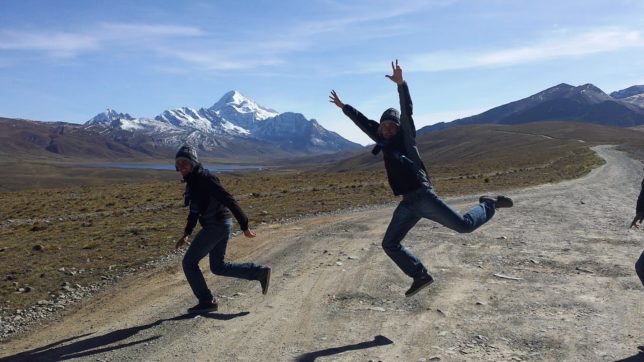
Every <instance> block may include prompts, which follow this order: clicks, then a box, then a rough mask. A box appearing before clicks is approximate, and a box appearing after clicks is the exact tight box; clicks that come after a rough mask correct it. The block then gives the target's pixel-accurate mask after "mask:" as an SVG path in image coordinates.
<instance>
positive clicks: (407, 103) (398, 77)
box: [385, 59, 416, 141]
mask: <svg viewBox="0 0 644 362" xmlns="http://www.w3.org/2000/svg"><path fill="white" fill-rule="evenodd" d="M391 69H392V72H393V74H392V75H385V77H387V78H389V79H391V81H392V82H394V83H396V85H397V86H398V97H399V99H400V128H401V130H402V131H403V133H404V134H405V140H406V141H413V140H414V139H415V138H416V126H415V125H414V119H413V118H412V114H413V113H414V105H413V103H412V101H411V96H410V95H409V87H407V82H405V80H404V78H403V73H402V68H401V67H400V65H398V59H396V63H395V65H394V62H391Z"/></svg>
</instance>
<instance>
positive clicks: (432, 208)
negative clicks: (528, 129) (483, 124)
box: [329, 60, 513, 297]
mask: <svg viewBox="0 0 644 362" xmlns="http://www.w3.org/2000/svg"><path fill="white" fill-rule="evenodd" d="M391 67H392V69H393V74H392V75H386V77H387V78H389V79H390V80H391V81H393V82H394V83H396V85H397V87H398V95H399V98H400V108H401V111H402V112H398V110H396V109H394V108H389V109H387V110H385V111H384V113H383V114H382V116H381V117H380V123H378V122H376V121H373V120H370V119H368V118H367V117H365V116H364V115H363V114H362V113H360V112H359V111H358V110H356V109H355V108H353V107H352V106H350V105H348V104H344V103H343V102H342V101H341V100H340V97H338V95H337V93H336V92H335V90H332V91H331V95H330V96H329V98H330V102H331V103H333V104H335V105H336V106H338V107H339V108H341V109H342V112H344V114H345V115H346V116H347V117H349V118H350V119H351V120H352V121H353V122H354V123H355V124H356V125H357V126H358V127H359V128H360V129H361V130H362V131H363V132H364V133H366V134H367V136H369V137H370V138H371V139H372V140H373V141H374V142H376V146H375V147H374V149H373V151H372V153H373V154H378V153H379V152H380V151H382V153H383V159H384V161H385V169H386V170H387V178H388V180H389V186H390V187H391V189H392V191H393V193H394V195H397V196H398V195H402V201H401V202H400V204H399V205H398V207H397V208H396V210H395V211H394V214H393V217H392V219H391V222H390V223H389V227H388V228H387V231H386V233H385V236H384V239H383V241H382V248H383V249H384V251H385V253H387V255H388V256H389V257H390V258H391V259H392V260H393V261H394V263H396V265H398V267H399V268H400V269H401V270H402V271H403V272H404V273H405V274H407V275H408V276H409V277H411V278H413V282H412V284H411V287H410V288H409V290H407V292H405V295H406V296H408V297H410V296H412V295H414V294H416V293H418V291H420V290H421V289H422V288H425V287H427V286H429V285H430V284H431V283H432V282H433V281H434V279H433V278H432V276H431V275H429V273H428V272H427V269H426V268H425V266H423V264H422V262H421V261H420V259H418V258H417V257H416V256H415V255H413V254H412V253H411V251H409V249H407V248H405V247H404V246H402V245H401V241H402V240H403V239H404V238H405V235H407V232H408V231H409V230H410V229H411V228H412V227H413V226H414V225H416V223H417V222H418V221H419V220H420V219H421V218H427V219H430V220H433V221H436V222H438V223H440V224H441V225H443V226H445V227H448V228H450V229H452V230H455V231H457V232H460V233H469V232H472V231H474V230H476V229H477V228H478V227H480V226H481V225H483V224H484V223H486V222H487V221H488V220H490V219H491V218H492V216H494V212H495V209H498V208H503V207H512V205H513V203H512V200H511V199H510V198H509V197H505V196H497V197H490V196H481V197H480V198H479V204H478V205H476V206H474V207H473V208H472V209H471V210H469V211H468V212H467V213H466V214H465V215H461V214H460V213H459V212H457V211H456V210H454V209H453V208H451V207H450V206H449V205H447V204H446V203H445V202H443V200H441V199H440V198H439V197H438V195H437V194H436V193H435V192H434V189H433V186H432V183H431V181H430V179H429V176H428V174H427V170H426V169H425V165H424V164H423V161H422V160H421V159H420V154H419V153H418V148H417V147H416V127H415V126H414V120H413V119H412V111H413V108H412V102H411V97H410V95H409V88H408V87H407V83H406V82H405V81H404V80H403V73H402V69H401V68H400V66H399V65H398V60H396V63H395V65H394V63H393V62H392V63H391Z"/></svg>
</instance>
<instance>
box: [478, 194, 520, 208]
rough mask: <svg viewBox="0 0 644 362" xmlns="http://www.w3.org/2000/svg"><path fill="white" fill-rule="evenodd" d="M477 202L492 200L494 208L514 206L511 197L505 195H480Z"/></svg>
mask: <svg viewBox="0 0 644 362" xmlns="http://www.w3.org/2000/svg"><path fill="white" fill-rule="evenodd" d="M479 202H480V203H484V202H492V203H494V208H495V209H502V208H505V207H512V206H514V202H512V199H511V198H509V197H507V196H501V195H499V196H497V197H493V196H481V197H479Z"/></svg>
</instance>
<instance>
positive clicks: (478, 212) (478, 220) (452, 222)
mask: <svg viewBox="0 0 644 362" xmlns="http://www.w3.org/2000/svg"><path fill="white" fill-rule="evenodd" d="M417 197H418V201H417V202H416V203H415V205H416V207H417V212H418V213H419V214H420V215H422V217H425V218H427V219H430V220H433V221H436V222H437V223H439V224H441V225H443V226H445V227H447V228H450V229H452V230H454V231H457V232H459V233H470V232H472V231H474V230H476V229H478V228H479V227H480V226H481V225H483V224H485V223H486V222H488V221H489V220H490V219H491V218H492V217H493V216H494V212H495V210H494V204H493V203H490V202H481V203H480V204H478V205H476V206H474V207H473V208H472V209H470V210H469V211H468V212H467V213H465V215H461V214H460V213H459V212H458V211H456V210H454V209H453V208H452V207H450V206H449V205H447V204H446V203H445V202H444V201H443V200H441V198H440V197H438V195H436V193H435V192H434V190H433V189H426V190H423V191H422V193H418V195H417Z"/></svg>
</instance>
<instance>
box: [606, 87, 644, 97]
mask: <svg viewBox="0 0 644 362" xmlns="http://www.w3.org/2000/svg"><path fill="white" fill-rule="evenodd" d="M643 93H644V85H634V86H631V87H628V88H626V89H622V90H618V91H615V92H612V93H611V94H610V96H611V97H613V98H615V99H624V98H629V97H632V96H634V95H638V94H643Z"/></svg>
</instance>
